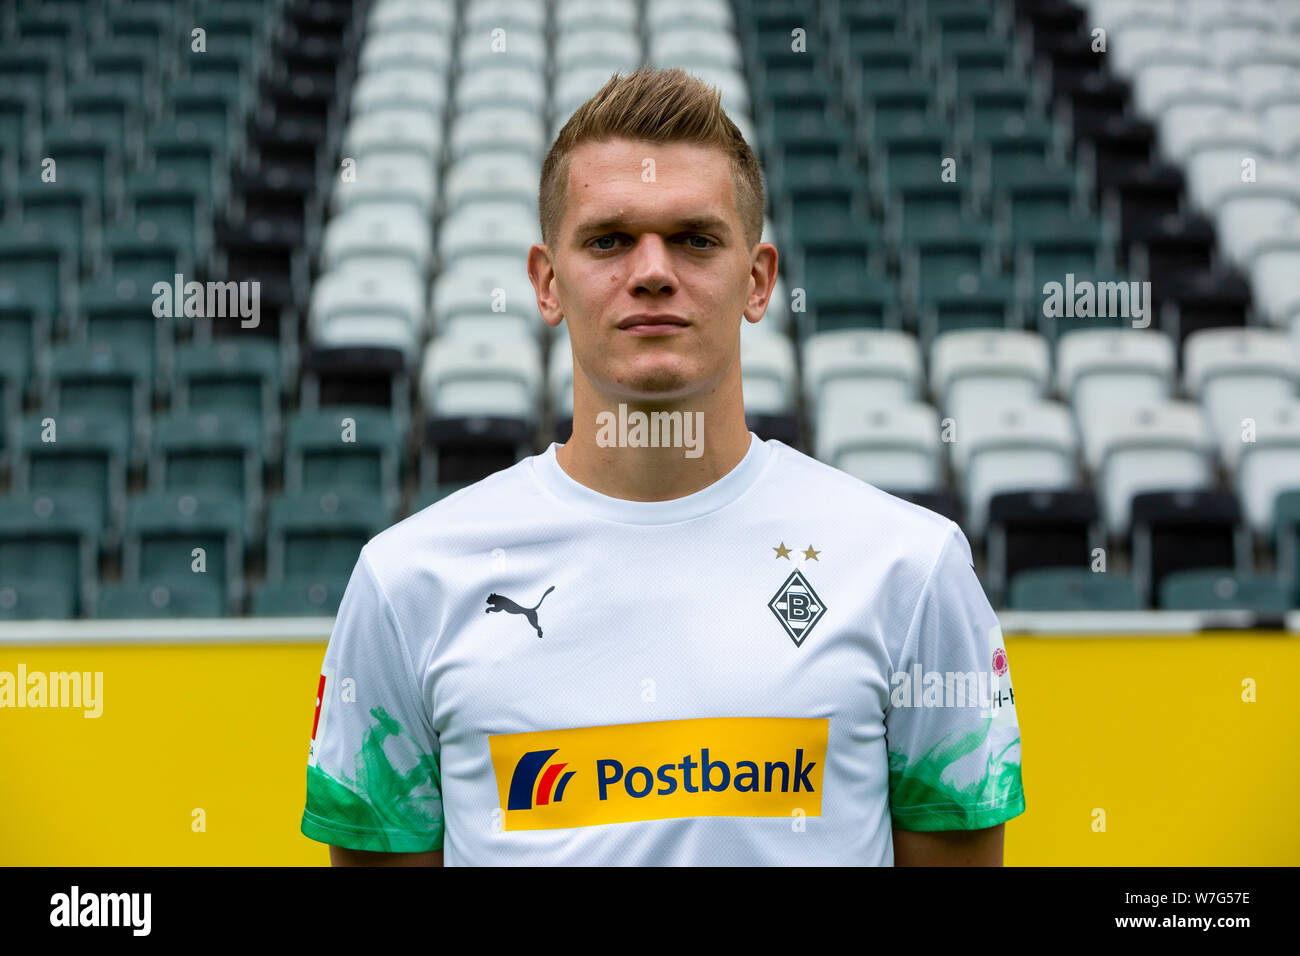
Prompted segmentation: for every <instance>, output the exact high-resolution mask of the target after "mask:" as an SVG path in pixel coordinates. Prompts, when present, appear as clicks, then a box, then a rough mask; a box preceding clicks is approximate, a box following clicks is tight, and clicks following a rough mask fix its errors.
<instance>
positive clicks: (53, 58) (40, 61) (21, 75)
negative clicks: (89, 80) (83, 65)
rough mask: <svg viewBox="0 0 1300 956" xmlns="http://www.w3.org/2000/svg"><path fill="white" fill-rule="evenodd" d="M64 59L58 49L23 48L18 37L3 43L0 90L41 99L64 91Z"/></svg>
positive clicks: (0, 60) (1, 47) (37, 99)
mask: <svg viewBox="0 0 1300 956" xmlns="http://www.w3.org/2000/svg"><path fill="white" fill-rule="evenodd" d="M63 61H64V58H63V57H62V56H60V54H59V53H58V52H50V51H45V50H36V49H33V48H31V47H26V48H24V47H22V46H21V45H20V44H19V43H18V42H17V41H15V40H7V41H4V42H3V44H0V90H4V91H5V92H6V93H16V94H18V95H20V96H23V97H25V98H28V99H31V100H34V101H36V102H37V103H39V102H41V101H42V100H43V99H44V98H45V97H47V96H48V97H51V98H57V97H58V96H61V95H62V92H63V67H62V64H63Z"/></svg>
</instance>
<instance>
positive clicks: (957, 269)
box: [902, 222, 996, 301]
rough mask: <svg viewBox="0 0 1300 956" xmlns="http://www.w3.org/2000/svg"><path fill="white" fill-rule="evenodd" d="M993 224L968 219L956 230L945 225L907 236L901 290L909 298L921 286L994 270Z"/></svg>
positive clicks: (950, 284)
mask: <svg viewBox="0 0 1300 956" xmlns="http://www.w3.org/2000/svg"><path fill="white" fill-rule="evenodd" d="M995 250H996V242H995V239H994V232H993V227H992V226H990V225H988V224H987V223H982V222H969V223H968V224H967V225H965V226H963V228H962V231H961V232H960V233H956V232H952V231H951V230H948V229H941V230H939V231H937V232H921V231H919V230H918V231H917V233H915V234H913V235H912V236H909V237H908V241H907V245H906V246H905V247H904V248H903V253H902V255H903V292H904V295H905V296H907V297H908V298H909V300H911V301H916V300H917V299H919V297H920V294H921V290H922V289H949V288H954V287H956V286H957V284H958V283H959V282H960V281H962V277H963V276H967V275H975V276H979V275H985V274H990V273H995V272H996V259H995V254H994V253H995Z"/></svg>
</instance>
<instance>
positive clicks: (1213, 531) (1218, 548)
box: [1132, 491, 1246, 604]
mask: <svg viewBox="0 0 1300 956" xmlns="http://www.w3.org/2000/svg"><path fill="white" fill-rule="evenodd" d="M1240 519H1241V513H1240V508H1239V507H1238V505H1237V499H1236V498H1235V497H1234V496H1233V495H1232V494H1231V493H1230V492H1223V491H1173V492H1145V493H1142V494H1138V495H1135V496H1134V497H1133V501H1132V529H1133V530H1132V564H1133V573H1134V578H1135V581H1136V584H1137V587H1138V593H1139V595H1141V596H1142V599H1143V602H1144V603H1146V604H1149V603H1150V601H1151V600H1152V599H1154V598H1158V597H1160V596H1161V595H1162V593H1163V592H1162V590H1161V589H1162V587H1163V586H1164V581H1165V580H1166V578H1167V577H1168V576H1169V575H1170V574H1172V573H1173V572H1175V571H1187V570H1195V569H1204V568H1223V567H1232V568H1243V567H1245V566H1246V562H1245V561H1244V560H1243V559H1242V557H1241V556H1242V555H1243V553H1244V550H1245V542H1244V540H1243V539H1242V537H1241V535H1240V534H1239V530H1240Z"/></svg>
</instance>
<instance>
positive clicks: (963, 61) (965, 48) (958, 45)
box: [938, 34, 1019, 91]
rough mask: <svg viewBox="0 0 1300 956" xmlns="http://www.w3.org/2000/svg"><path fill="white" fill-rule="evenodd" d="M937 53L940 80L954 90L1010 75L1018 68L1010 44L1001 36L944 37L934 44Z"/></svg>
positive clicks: (966, 35)
mask: <svg viewBox="0 0 1300 956" xmlns="http://www.w3.org/2000/svg"><path fill="white" fill-rule="evenodd" d="M938 56H939V58H940V61H941V63H942V70H941V75H942V76H943V77H944V82H945V83H947V84H948V86H949V88H950V89H952V90H954V91H955V90H960V89H962V88H963V87H966V86H969V85H971V84H973V83H981V82H986V81H988V80H997V79H1001V78H1002V77H1005V76H1009V75H1014V74H1015V73H1016V72H1017V71H1018V69H1019V68H1018V66H1017V64H1016V59H1015V56H1014V50H1013V47H1012V46H1011V44H1010V43H1008V42H1007V41H1006V40H1003V39H1001V38H989V37H983V36H972V35H969V34H960V35H954V36H953V37H952V38H951V39H948V38H947V37H945V38H943V39H942V40H941V41H940V43H939V45H938Z"/></svg>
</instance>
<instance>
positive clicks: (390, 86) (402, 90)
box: [352, 69, 447, 123]
mask: <svg viewBox="0 0 1300 956" xmlns="http://www.w3.org/2000/svg"><path fill="white" fill-rule="evenodd" d="M394 109H396V110H419V111H421V112H424V113H428V114H429V116H430V117H431V118H432V119H433V120H434V122H436V123H441V122H442V118H443V116H444V115H445V114H446V112H447V85H446V83H445V82H444V81H443V79H442V78H441V77H440V76H438V75H437V74H434V73H429V72H427V71H425V70H410V69H392V70H378V71H376V72H373V73H363V74H361V76H359V77H357V82H356V85H355V86H354V87H353V88H352V113H353V115H355V116H362V115H364V114H366V113H374V112H377V111H379V110H394Z"/></svg>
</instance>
